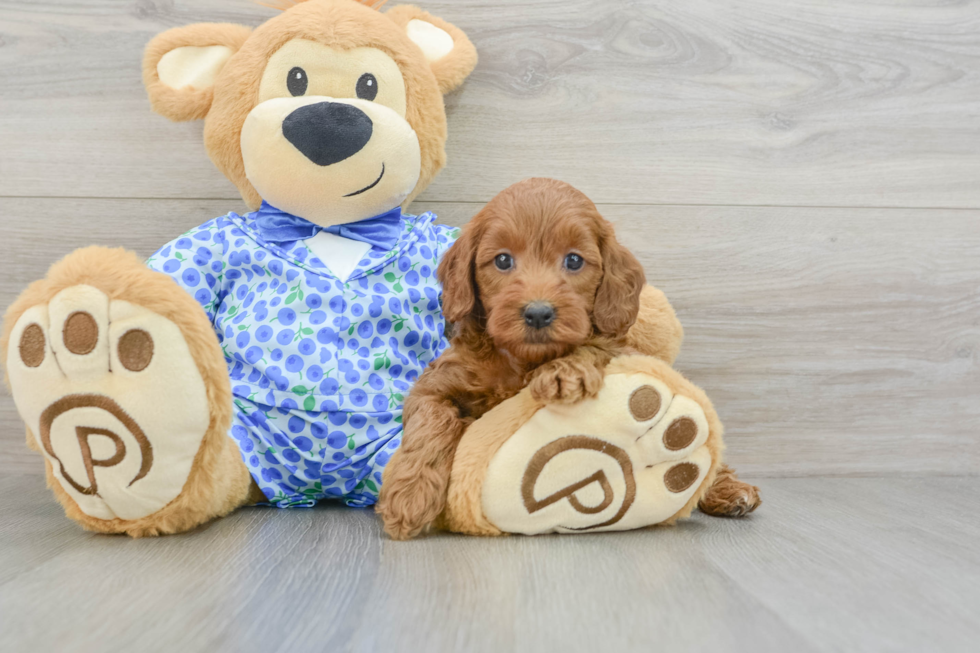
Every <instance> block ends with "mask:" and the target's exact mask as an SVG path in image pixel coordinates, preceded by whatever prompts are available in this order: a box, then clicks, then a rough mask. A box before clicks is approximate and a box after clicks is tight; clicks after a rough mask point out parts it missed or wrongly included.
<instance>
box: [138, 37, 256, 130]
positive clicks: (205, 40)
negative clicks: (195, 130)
mask: <svg viewBox="0 0 980 653" xmlns="http://www.w3.org/2000/svg"><path fill="white" fill-rule="evenodd" d="M251 33H252V28H251V27H245V26H244V25H231V24H228V23H199V24H197V25H188V26H186V27H175V28H174V29H170V30H167V31H166V32H163V33H161V34H158V35H157V36H156V37H154V38H153V40H152V41H150V43H149V44H148V45H147V46H146V52H145V54H144V55H143V85H144V86H146V92H147V94H148V95H149V96H150V105H151V106H152V107H153V110H154V111H156V112H157V113H159V114H160V115H162V116H164V117H166V118H169V119H170V120H176V121H184V120H202V119H203V118H204V117H205V116H206V115H208V111H209V110H210V109H211V101H212V99H213V97H214V89H213V88H212V87H210V86H209V87H206V88H182V89H172V88H170V87H169V86H167V85H166V84H164V83H163V82H161V81H160V75H159V74H158V73H157V64H159V63H160V59H161V58H163V55H165V54H167V53H168V52H170V51H171V50H174V49H176V48H180V47H185V46H197V47H206V46H210V45H224V46H227V47H229V48H231V49H232V50H235V51H237V50H238V49H239V48H240V47H242V44H243V43H245V41H246V40H247V39H248V37H249V36H250V35H251Z"/></svg>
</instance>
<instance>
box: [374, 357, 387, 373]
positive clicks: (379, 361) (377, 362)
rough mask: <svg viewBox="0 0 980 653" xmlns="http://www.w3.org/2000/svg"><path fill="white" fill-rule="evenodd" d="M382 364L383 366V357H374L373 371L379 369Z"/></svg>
mask: <svg viewBox="0 0 980 653" xmlns="http://www.w3.org/2000/svg"><path fill="white" fill-rule="evenodd" d="M384 366H385V359H384V358H382V357H378V358H375V359H374V371H375V372H377V371H378V370H380V369H381V368H382V367H384Z"/></svg>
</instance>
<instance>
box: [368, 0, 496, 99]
mask: <svg viewBox="0 0 980 653" xmlns="http://www.w3.org/2000/svg"><path fill="white" fill-rule="evenodd" d="M385 15H386V16H387V17H388V18H390V19H391V20H393V21H394V22H395V23H396V24H397V25H399V26H400V27H401V28H402V29H404V30H405V33H406V34H407V35H408V38H409V39H410V40H411V41H412V42H413V43H415V45H417V46H419V48H420V49H421V50H422V54H424V55H425V58H426V60H428V62H429V66H431V67H432V72H433V73H434V74H435V76H436V80H437V81H438V82H439V90H440V91H442V92H443V93H444V94H445V93H449V92H450V91H452V90H453V89H455V88H457V87H458V86H459V85H460V84H462V83H463V80H465V79H466V78H467V76H469V74H470V73H471V72H473V68H474V67H475V66H476V59H477V57H476V48H475V47H473V44H472V43H471V42H470V40H469V38H467V36H466V34H464V33H463V30H461V29H459V28H458V27H456V26H455V25H451V24H450V23H447V22H446V21H444V20H442V19H441V18H436V17H435V16H432V15H430V14H428V13H426V12H424V11H422V10H421V9H419V8H418V7H413V6H412V5H400V6H398V7H393V8H392V9H390V10H388V11H387V12H385Z"/></svg>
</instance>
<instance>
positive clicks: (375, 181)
mask: <svg viewBox="0 0 980 653" xmlns="http://www.w3.org/2000/svg"><path fill="white" fill-rule="evenodd" d="M384 176H385V164H384V161H382V162H381V174H380V175H378V178H377V179H375V180H374V181H373V182H371V183H370V184H368V185H367V186H365V187H364V188H362V189H361V190H355V191H354V192H353V193H347V194H346V195H344V197H354V196H355V195H360V194H361V193H364V192H367V191H369V190H371V189H372V188H374V187H375V186H377V185H378V184H379V183H381V178H382V177H384Z"/></svg>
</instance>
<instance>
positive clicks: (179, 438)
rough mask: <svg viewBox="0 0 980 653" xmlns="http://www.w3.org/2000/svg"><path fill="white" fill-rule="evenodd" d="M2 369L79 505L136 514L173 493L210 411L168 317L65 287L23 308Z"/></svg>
mask: <svg viewBox="0 0 980 653" xmlns="http://www.w3.org/2000/svg"><path fill="white" fill-rule="evenodd" d="M7 371H8V377H9V380H10V385H11V388H12V390H13V395H14V402H15V403H16V404H17V409H18V411H19V412H20V414H21V416H22V417H23V418H24V420H25V422H26V423H27V425H28V428H29V429H30V431H31V433H32V434H33V435H34V438H35V439H36V441H37V444H38V445H39V448H40V449H41V451H42V453H43V454H44V456H45V458H47V460H48V461H49V462H50V463H51V467H52V471H53V473H54V476H55V478H56V479H57V480H58V482H59V484H60V485H61V487H62V488H63V489H64V490H65V492H67V493H68V495H69V496H70V497H71V498H72V500H74V501H75V503H77V504H78V506H79V508H80V509H81V510H82V511H83V512H84V513H85V514H87V515H89V516H91V517H95V518H97V519H107V520H108V519H114V518H120V519H138V518H140V517H144V516H146V515H149V514H152V513H153V512H156V511H157V510H159V509H160V508H162V507H164V506H165V505H167V504H168V503H169V502H170V501H172V500H173V499H174V498H175V497H177V496H178V495H179V494H180V492H181V490H182V489H183V486H184V483H185V482H186V481H187V478H188V476H189V474H190V471H191V466H192V464H193V462H194V456H195V455H196V454H197V451H198V449H199V447H200V444H201V440H202V438H203V437H204V434H205V432H206V431H207V428H208V421H209V409H208V403H207V393H206V390H205V385H204V380H203V379H202V377H201V374H200V372H199V371H198V369H197V366H196V365H195V363H194V360H193V359H192V357H191V353H190V350H189V349H188V346H187V342H186V341H185V340H184V337H183V335H182V334H181V331H180V329H179V328H178V326H177V325H176V324H174V323H173V322H172V321H170V320H168V319H166V318H164V317H162V316H161V315H158V314H157V313H153V312H151V311H149V310H147V309H146V308H143V307H141V306H138V305H135V304H132V303H129V302H125V301H118V300H110V299H109V297H107V296H106V295H105V294H104V293H103V292H101V291H100V290H98V289H97V288H94V287H92V286H87V285H77V286H71V287H69V288H66V289H64V290H62V291H61V292H60V293H58V294H57V295H55V296H54V297H53V298H52V299H51V301H50V302H49V303H47V304H39V305H36V306H33V307H31V308H30V309H28V310H27V311H26V312H25V313H24V314H23V315H22V316H21V317H20V319H19V320H18V321H17V323H16V324H15V325H14V328H13V331H12V333H11V338H10V343H9V345H8V352H7Z"/></svg>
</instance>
